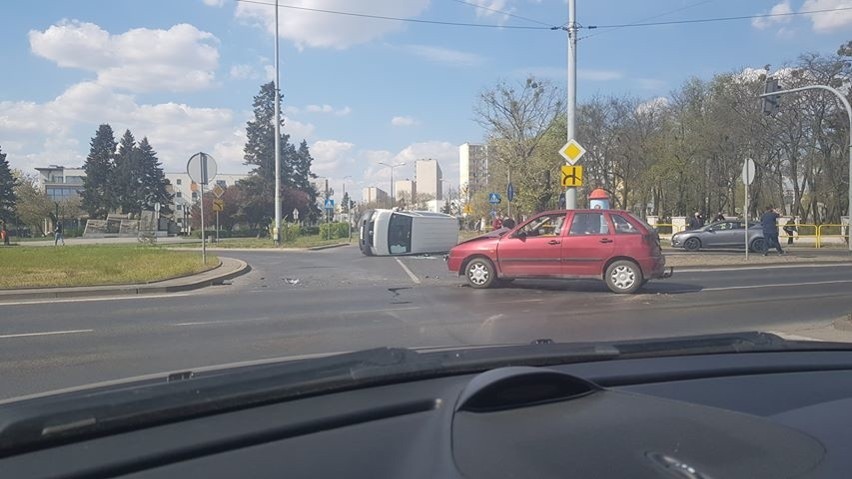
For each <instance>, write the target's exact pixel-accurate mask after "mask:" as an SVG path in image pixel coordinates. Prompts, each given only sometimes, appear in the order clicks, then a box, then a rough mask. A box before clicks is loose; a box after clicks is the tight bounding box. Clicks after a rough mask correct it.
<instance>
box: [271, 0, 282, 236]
mask: <svg viewBox="0 0 852 479" xmlns="http://www.w3.org/2000/svg"><path fill="white" fill-rule="evenodd" d="M278 92H279V75H278V0H275V226H274V227H273V229H272V234H273V236H274V238H273V241H274V242H275V245H276V246H279V245H280V244H281V231H279V228H280V227H281V144H280V142H281V108H280V107H279V106H278V103H279V101H280V98H279V93H278Z"/></svg>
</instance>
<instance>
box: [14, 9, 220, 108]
mask: <svg viewBox="0 0 852 479" xmlns="http://www.w3.org/2000/svg"><path fill="white" fill-rule="evenodd" d="M29 41H30V48H31V49H32V51H33V53H35V54H36V55H39V56H41V57H43V58H46V59H48V60H53V61H54V62H56V64H57V65H59V66H61V67H66V68H77V69H82V70H88V71H92V72H95V73H96V74H97V83H99V84H101V85H104V86H109V87H113V88H121V89H125V90H130V91H134V92H141V91H161V90H168V91H188V90H197V89H201V88H206V87H209V86H211V85H212V84H213V82H214V72H215V70H216V68H218V64H219V50H218V48H217V46H216V45H217V44H218V39H216V37H215V36H213V34H211V33H208V32H204V31H201V30H199V29H197V28H195V27H194V26H192V25H189V24H179V25H175V26H173V27H171V28H170V29H168V30H151V29H147V28H136V29H132V30H128V31H127V32H125V33H122V34H120V35H112V34H110V33H109V32H107V31H106V30H104V29H102V28H101V27H99V26H98V25H95V24H93V23H83V22H79V21H74V20H72V21H67V20H63V21H62V22H60V23H58V24H56V25H52V26H51V27H49V28H48V29H47V30H45V31H43V32H42V31H38V30H31V31H30V32H29Z"/></svg>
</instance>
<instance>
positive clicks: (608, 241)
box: [601, 238, 612, 243]
mask: <svg viewBox="0 0 852 479" xmlns="http://www.w3.org/2000/svg"><path fill="white" fill-rule="evenodd" d="M601 243H612V240H611V239H609V238H602V239H601Z"/></svg>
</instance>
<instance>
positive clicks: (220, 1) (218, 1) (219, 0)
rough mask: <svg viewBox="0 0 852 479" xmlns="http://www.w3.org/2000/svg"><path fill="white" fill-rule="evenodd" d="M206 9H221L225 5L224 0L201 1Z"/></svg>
mask: <svg viewBox="0 0 852 479" xmlns="http://www.w3.org/2000/svg"><path fill="white" fill-rule="evenodd" d="M203 1H204V4H205V5H207V6H208V7H221V6H222V5H224V4H225V0H203Z"/></svg>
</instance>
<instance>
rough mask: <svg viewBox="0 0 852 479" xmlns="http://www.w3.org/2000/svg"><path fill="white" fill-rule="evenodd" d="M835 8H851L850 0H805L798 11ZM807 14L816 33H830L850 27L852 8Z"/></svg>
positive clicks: (851, 24)
mask: <svg viewBox="0 0 852 479" xmlns="http://www.w3.org/2000/svg"><path fill="white" fill-rule="evenodd" d="M837 8H852V0H805V3H803V4H802V8H801V9H800V10H799V11H802V12H808V11H814V10H830V9H837ZM808 16H809V17H810V19H811V26H812V28H813V30H814V31H815V32H817V33H831V32H835V31H839V30H843V29H848V28H850V27H852V10H843V11H839V12H826V13H812V14H810V15H808ZM847 32H848V31H847Z"/></svg>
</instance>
